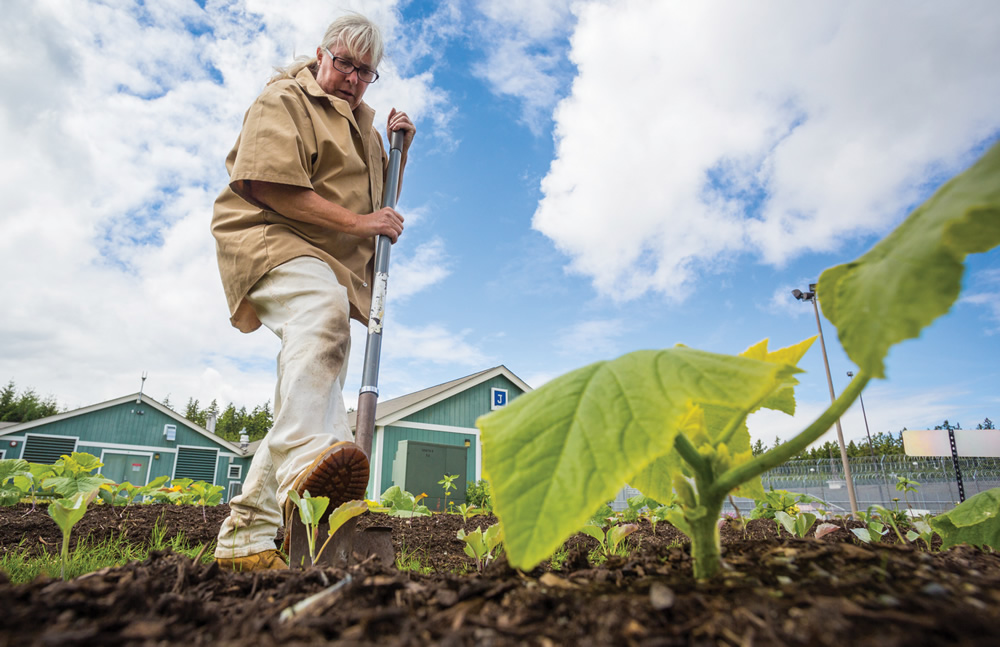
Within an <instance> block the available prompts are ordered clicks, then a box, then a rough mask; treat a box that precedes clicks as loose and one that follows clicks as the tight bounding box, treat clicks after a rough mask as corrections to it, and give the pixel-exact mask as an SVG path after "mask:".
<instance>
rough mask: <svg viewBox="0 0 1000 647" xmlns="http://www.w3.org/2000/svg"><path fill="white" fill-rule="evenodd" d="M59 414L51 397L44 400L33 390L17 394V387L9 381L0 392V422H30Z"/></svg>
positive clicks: (57, 407)
mask: <svg viewBox="0 0 1000 647" xmlns="http://www.w3.org/2000/svg"><path fill="white" fill-rule="evenodd" d="M57 413H59V406H58V405H57V404H56V401H55V399H53V398H52V397H48V398H45V399H44V400H43V399H42V398H40V397H38V394H37V393H35V390H34V389H27V390H25V391H22V392H21V394H20V395H18V393H17V386H16V385H15V384H14V381H13V380H11V381H10V382H8V383H7V386H5V387H4V388H3V389H2V390H0V422H30V421H31V420H38V419H39V418H47V417H48V416H54V415H55V414H57Z"/></svg>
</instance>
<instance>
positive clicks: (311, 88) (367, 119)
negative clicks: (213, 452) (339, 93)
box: [295, 67, 375, 133]
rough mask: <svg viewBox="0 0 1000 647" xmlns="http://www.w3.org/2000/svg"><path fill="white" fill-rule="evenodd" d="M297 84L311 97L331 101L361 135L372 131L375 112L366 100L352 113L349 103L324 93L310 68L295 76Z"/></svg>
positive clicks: (300, 71) (303, 69)
mask: <svg viewBox="0 0 1000 647" xmlns="http://www.w3.org/2000/svg"><path fill="white" fill-rule="evenodd" d="M295 82H296V83H298V84H299V86H300V87H301V88H302V89H303V90H304V91H305V92H306V94H308V95H309V96H312V97H316V98H317V99H326V100H327V101H329V102H330V105H332V106H333V107H334V109H336V111H337V112H339V113H340V114H341V115H343V116H344V117H345V118H347V119H349V120H350V121H351V123H352V124H353V125H354V126H355V127H356V128H357V129H358V132H359V133H364V132H367V131H368V130H371V127H372V124H373V123H374V122H375V110H373V109H372V108H371V106H369V105H368V104H367V103H365V102H364V100H362V101H361V103H360V104H359V105H358V107H357V108H356V109H355V110H353V111H352V110H351V105H350V104H349V103H347V102H346V101H344V100H343V99H341V98H340V97H335V96H333V95H332V94H327V93H326V92H324V91H323V88H321V87H319V83H317V82H316V75H315V74H313V71H312V70H311V69H309V67H304V68H302V69H301V70H299V73H298V74H296V75H295Z"/></svg>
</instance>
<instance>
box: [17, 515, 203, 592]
mask: <svg viewBox="0 0 1000 647" xmlns="http://www.w3.org/2000/svg"><path fill="white" fill-rule="evenodd" d="M168 548H169V549H170V550H172V551H174V552H175V553H180V554H182V555H187V556H188V557H190V558H191V559H194V558H195V557H197V556H198V555H199V553H200V554H201V561H202V562H203V563H208V562H211V561H212V560H213V559H214V558H213V556H212V550H211V549H210V547H209V549H206V550H202V549H203V548H204V546H203V545H201V544H197V545H194V546H191V545H189V544H188V542H187V540H186V539H185V537H184V534H183V533H178V534H177V535H176V536H174V537H173V538H171V539H169V540H168V539H167V538H166V528H165V527H163V526H161V525H160V522H159V521H157V522H156V524H155V525H154V526H153V531H152V534H151V536H150V545H149V546H136V545H135V544H132V543H130V542H128V541H127V540H126V539H125V538H124V537H114V538H112V539H108V540H106V541H103V542H100V543H92V542H91V541H90V539H89V538H84V539H83V540H82V541H80V543H79V544H77V545H76V547H75V548H74V549H73V550H72V551H71V552H70V554H69V561H68V562H67V563H66V579H73V578H75V577H80V576H81V575H86V574H87V573H92V572H94V571H98V570H100V569H102V568H107V567H111V566H124V565H125V564H127V563H129V562H133V561H143V560H145V559H146V558H147V557H149V551H151V550H166V549H168ZM59 570H60V559H59V553H58V551H55V552H52V553H43V554H41V555H36V556H29V555H28V554H27V550H25V548H24V542H23V541H22V542H21V543H20V544H19V545H18V546H17V549H16V550H11V551H8V552H6V553H4V554H3V555H0V571H3V572H5V573H6V574H7V577H8V579H9V580H10V582H11V583H12V584H24V583H26V582H30V581H32V580H34V579H35V578H36V577H38V576H39V575H44V576H47V577H52V578H57V577H59Z"/></svg>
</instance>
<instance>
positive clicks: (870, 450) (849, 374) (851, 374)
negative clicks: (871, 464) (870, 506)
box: [847, 371, 889, 505]
mask: <svg viewBox="0 0 1000 647" xmlns="http://www.w3.org/2000/svg"><path fill="white" fill-rule="evenodd" d="M847 377H849V378H851V379H854V371H847ZM858 399H859V400H861V417H862V418H864V419H865V433H866V434H867V435H868V453H869V454H870V455H871V457H872V460H873V461H874V460H875V446H874V445H873V444H872V432H871V431H870V430H869V429H868V414H867V413H865V399H864V398H863V397H862V396H861V394H860V393H859V394H858ZM878 470H879V472H880V473H881V474H882V481H883V482H884V483H885V488H886V491H888V490H889V481H887V480H886V478H885V468H884V467H883V466H882V461H879V464H878ZM878 496H879V498H880V499H882V504H883V505H884V504H885V503H886V501H885V499H886V498H888V497H884V496H882V486H881V485H879V486H878Z"/></svg>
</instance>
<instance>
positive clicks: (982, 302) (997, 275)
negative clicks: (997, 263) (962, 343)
mask: <svg viewBox="0 0 1000 647" xmlns="http://www.w3.org/2000/svg"><path fill="white" fill-rule="evenodd" d="M971 283H972V284H973V286H975V288H974V289H975V290H976V291H975V292H972V293H971V294H966V295H963V296H962V298H961V300H960V301H959V303H969V304H972V305H977V306H983V307H984V308H985V309H986V318H987V320H988V321H990V323H991V326H990V327H989V328H987V329H986V334H987V335H996V334H998V333H1000V270H984V271H982V272H979V273H977V274H976V275H975V276H973V278H972V281H971Z"/></svg>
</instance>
